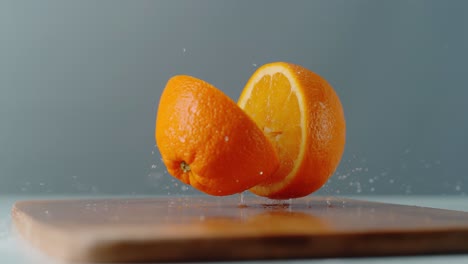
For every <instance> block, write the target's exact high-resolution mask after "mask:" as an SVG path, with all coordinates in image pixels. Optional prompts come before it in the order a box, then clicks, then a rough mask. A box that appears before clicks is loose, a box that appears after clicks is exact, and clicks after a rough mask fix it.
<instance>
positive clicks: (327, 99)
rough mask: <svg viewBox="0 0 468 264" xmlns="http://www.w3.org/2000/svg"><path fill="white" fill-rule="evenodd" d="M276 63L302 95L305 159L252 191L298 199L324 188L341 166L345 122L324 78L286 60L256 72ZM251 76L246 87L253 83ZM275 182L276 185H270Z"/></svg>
mask: <svg viewBox="0 0 468 264" xmlns="http://www.w3.org/2000/svg"><path fill="white" fill-rule="evenodd" d="M276 65H279V66H280V67H282V68H285V69H286V70H287V71H289V72H290V73H291V75H292V76H294V80H295V82H296V83H297V84H298V85H297V88H298V89H299V91H300V93H301V94H302V99H300V100H302V103H303V109H302V110H303V113H302V114H304V115H305V123H306V127H305V129H304V130H303V131H305V133H306V137H305V142H299V143H300V144H301V145H303V147H304V152H303V156H302V159H301V160H297V161H296V163H299V166H298V168H297V170H296V172H295V174H294V175H273V177H272V178H274V179H276V180H275V182H273V183H272V182H269V181H267V182H265V183H263V184H259V185H258V186H256V187H254V188H252V189H251V191H252V192H253V193H255V194H257V195H260V196H265V197H268V198H272V199H289V198H298V197H303V196H306V195H309V194H310V193H312V192H314V191H316V190H318V189H319V188H320V187H322V186H323V185H324V184H325V183H326V182H327V180H328V179H329V178H330V177H331V176H332V174H333V173H334V171H335V170H336V168H337V167H338V165H339V162H340V160H341V156H342V154H343V151H344V147H345V141H346V123H345V117H344V112H343V107H342V105H341V102H340V99H339V98H338V96H337V94H336V93H335V91H334V89H333V88H332V87H331V85H330V84H329V83H328V82H327V81H326V80H325V79H323V78H322V77H321V76H319V75H318V74H316V73H314V72H312V71H310V70H308V69H306V68H304V67H302V66H299V65H295V64H291V63H284V62H277V63H271V64H266V65H264V66H262V67H260V68H259V69H258V70H257V72H261V71H262V70H263V69H266V68H268V67H270V66H276ZM254 75H255V74H254ZM254 75H253V76H252V79H253V77H254ZM252 79H250V80H249V82H247V85H246V87H248V86H249V85H253V84H252V83H251V82H252ZM241 98H242V95H241ZM248 114H249V115H251V114H252V113H248ZM257 124H258V122H257ZM259 125H260V124H259ZM298 145H299V144H298ZM286 176H288V178H289V179H287V180H286V179H285V177H286ZM272 184H276V188H270V186H272ZM278 186H281V187H278Z"/></svg>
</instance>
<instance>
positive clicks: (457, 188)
mask: <svg viewBox="0 0 468 264" xmlns="http://www.w3.org/2000/svg"><path fill="white" fill-rule="evenodd" d="M460 190H461V186H460V185H458V184H457V185H456V186H455V191H457V192H458V191H460Z"/></svg>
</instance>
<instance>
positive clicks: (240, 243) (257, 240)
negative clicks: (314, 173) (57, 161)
mask: <svg viewBox="0 0 468 264" xmlns="http://www.w3.org/2000/svg"><path fill="white" fill-rule="evenodd" d="M12 215H13V222H14V225H15V226H16V229H17V231H18V232H19V234H20V235H21V236H22V237H24V238H25V239H26V240H27V241H30V242H31V243H32V244H33V245H34V246H36V247H37V248H39V249H40V250H42V251H44V252H46V253H48V254H49V255H52V256H55V257H58V258H61V259H64V260H68V261H82V262H143V261H207V260H247V259H287V258H321V257H348V256H383V255H412V254H441V253H463V252H465V253H467V252H468V213H465V212H458V211H450V210H440V209H431V208H423V207H415V206H402V205H392V204H384V203H375V202H367V201H358V200H349V199H340V198H325V197H307V198H302V199H297V200H294V201H292V203H290V204H288V203H284V204H281V203H275V202H271V201H268V200H265V199H259V198H255V197H247V198H246V199H245V203H243V204H241V205H239V197H231V198H216V197H199V196H197V197H183V198H178V197H167V198H146V199H145V198H141V199H100V200H42V201H38V200H36V201H20V202H17V203H16V204H15V205H14V207H13V211H12Z"/></svg>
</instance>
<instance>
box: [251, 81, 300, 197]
mask: <svg viewBox="0 0 468 264" xmlns="http://www.w3.org/2000/svg"><path fill="white" fill-rule="evenodd" d="M271 95H274V96H271ZM277 106H281V107H277ZM243 108H244V111H245V112H246V113H249V115H250V117H251V118H252V119H253V120H254V121H255V122H256V123H257V125H258V126H259V127H260V128H261V129H262V130H263V132H264V133H265V135H267V137H268V138H269V139H270V141H271V142H272V143H273V145H274V147H275V149H276V150H277V152H278V156H279V160H280V167H279V169H278V170H277V171H276V172H275V173H274V174H273V175H272V177H271V178H270V179H269V181H267V182H264V183H262V184H260V185H259V186H257V188H258V187H260V186H262V185H267V184H271V183H276V182H280V181H281V180H283V179H284V178H285V177H286V176H287V175H288V174H289V173H290V172H291V171H293V168H294V165H295V161H296V160H297V158H298V156H299V152H300V146H299V145H298V144H297V143H298V142H301V141H302V139H301V136H302V126H301V111H300V106H299V103H298V98H297V96H296V94H295V92H293V89H291V84H290V82H289V80H288V79H287V78H286V77H285V76H284V75H283V74H281V73H275V74H274V75H273V76H272V75H265V76H264V77H262V78H261V79H260V80H259V81H258V82H257V83H256V84H255V86H254V88H253V90H252V93H251V94H250V100H248V101H247V103H246V105H245V106H244V107H243Z"/></svg>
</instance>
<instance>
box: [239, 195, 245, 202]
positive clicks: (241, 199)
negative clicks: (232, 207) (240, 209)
mask: <svg viewBox="0 0 468 264" xmlns="http://www.w3.org/2000/svg"><path fill="white" fill-rule="evenodd" d="M239 205H245V201H244V193H243V192H242V193H240V196H239Z"/></svg>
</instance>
